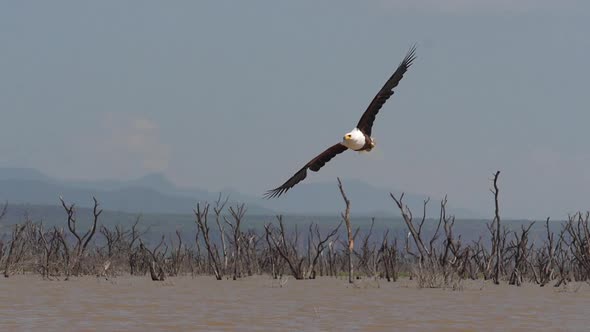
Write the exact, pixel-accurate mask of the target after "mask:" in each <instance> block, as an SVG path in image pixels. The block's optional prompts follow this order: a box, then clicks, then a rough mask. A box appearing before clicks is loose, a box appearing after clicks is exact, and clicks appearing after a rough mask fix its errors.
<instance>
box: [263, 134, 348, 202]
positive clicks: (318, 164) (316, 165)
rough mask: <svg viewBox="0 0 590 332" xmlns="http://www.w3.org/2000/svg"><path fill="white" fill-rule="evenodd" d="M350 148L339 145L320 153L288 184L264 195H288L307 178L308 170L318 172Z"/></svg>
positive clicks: (269, 196)
mask: <svg viewBox="0 0 590 332" xmlns="http://www.w3.org/2000/svg"><path fill="white" fill-rule="evenodd" d="M347 149H348V148H347V147H345V146H344V145H342V144H340V143H337V144H334V145H332V146H331V147H329V148H328V149H326V151H324V152H322V153H320V154H319V155H317V156H316V157H315V158H313V159H312V160H311V161H310V162H308V163H307V164H305V166H303V168H301V169H300V170H299V171H297V173H295V175H293V176H292V177H291V178H290V179H289V180H287V182H285V183H283V185H282V186H280V187H278V188H275V189H272V190H269V191H267V192H266V193H265V194H264V197H266V198H273V197H279V196H281V195H282V194H284V193H286V192H287V190H289V189H291V188H293V186H295V185H296V184H298V183H299V182H301V181H303V179H305V177H306V176H307V169H310V170H312V171H314V172H317V171H319V170H320V168H322V167H323V166H324V165H325V164H326V163H327V162H328V161H330V160H331V159H332V158H334V157H335V156H336V155H337V154H340V153H342V152H344V151H346V150H347Z"/></svg>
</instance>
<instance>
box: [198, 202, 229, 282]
mask: <svg viewBox="0 0 590 332" xmlns="http://www.w3.org/2000/svg"><path fill="white" fill-rule="evenodd" d="M193 212H194V213H195V217H196V220H195V221H196V223H197V226H198V227H199V229H200V230H201V233H202V235H203V239H204V240H205V247H206V248H207V253H208V254H209V265H210V267H211V269H213V273H214V274H215V279H217V280H221V279H222V278H223V275H222V270H221V268H220V266H219V261H218V259H217V258H218V255H217V248H216V247H215V245H214V244H212V243H211V240H210V239H209V225H208V224H207V216H208V214H209V203H205V206H204V207H203V208H201V205H200V204H199V203H197V209H196V210H193ZM196 240H197V244H198V242H199V238H198V235H197V238H196Z"/></svg>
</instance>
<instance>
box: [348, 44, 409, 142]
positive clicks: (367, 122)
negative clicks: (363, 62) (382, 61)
mask: <svg viewBox="0 0 590 332" xmlns="http://www.w3.org/2000/svg"><path fill="white" fill-rule="evenodd" d="M415 58H416V45H414V46H412V47H411V48H410V50H409V51H408V54H407V55H406V57H405V58H404V60H403V61H402V62H401V63H400V64H399V66H398V67H397V69H396V70H395V72H394V73H393V74H392V75H391V77H390V78H389V79H388V80H387V82H385V85H383V87H382V88H381V90H379V92H378V93H377V95H376V96H375V98H373V100H372V101H371V103H370V104H369V107H367V110H366V111H365V113H363V116H361V119H360V120H359V122H358V124H357V125H356V127H357V128H358V129H359V130H360V131H362V132H363V133H365V134H367V135H369V136H371V129H372V128H373V122H374V121H375V116H376V115H377V113H379V110H380V109H381V107H383V104H385V102H386V101H387V99H389V97H391V95H393V89H394V88H395V87H396V86H397V84H398V83H399V81H400V80H401V79H402V78H403V77H404V73H405V72H406V71H407V70H408V68H410V66H411V65H412V61H414V59H415Z"/></svg>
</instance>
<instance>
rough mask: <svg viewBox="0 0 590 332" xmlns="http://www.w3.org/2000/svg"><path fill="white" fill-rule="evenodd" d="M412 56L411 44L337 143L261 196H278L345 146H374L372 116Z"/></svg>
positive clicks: (388, 95)
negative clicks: (351, 126)
mask: <svg viewBox="0 0 590 332" xmlns="http://www.w3.org/2000/svg"><path fill="white" fill-rule="evenodd" d="M415 58H416V45H414V46H412V47H411V48H410V50H409V51H408V54H407V55H406V57H405V58H404V60H403V61H402V62H401V63H400V64H399V66H398V67H397V69H396V70H395V72H394V73H393V74H392V75H391V77H390V78H389V79H388V80H387V82H385V84H384V85H383V87H382V88H381V90H379V92H378V93H377V95H376V96H375V98H373V100H372V101H371V103H370V104H369V107H367V110H366V111H365V113H363V115H362V116H361V119H360V120H359V122H358V124H357V125H356V128H354V129H353V130H352V131H350V132H349V133H347V134H346V135H344V137H343V139H342V142H338V143H336V144H334V145H332V146H331V147H329V148H328V149H326V151H324V152H322V153H320V154H319V155H317V156H316V157H315V158H313V159H312V160H311V161H310V162H308V163H307V164H305V166H303V168H301V169H300V170H299V171H297V173H295V175H293V176H292V177H291V178H290V179H289V180H287V181H286V182H285V183H283V185H281V186H280V187H277V188H275V189H271V190H268V191H267V192H266V193H265V194H264V196H265V197H266V198H273V197H279V196H281V195H282V194H284V193H286V192H287V191H288V190H289V189H291V188H293V186H295V185H296V184H298V183H299V182H301V181H303V179H305V177H306V176H307V170H308V169H309V170H311V171H314V172H317V171H319V170H320V168H322V167H323V166H324V165H325V164H326V163H327V162H328V161H330V160H331V159H332V158H334V157H335V156H336V155H337V154H340V153H342V152H344V151H345V150H347V149H351V150H354V151H371V150H372V149H373V148H374V147H375V141H374V140H373V137H371V128H372V127H373V122H374V121H375V116H376V115H377V113H379V110H380V109H381V107H383V104H385V102H386V101H387V99H389V97H391V95H393V89H394V88H395V87H396V86H397V84H398V83H399V81H400V80H401V79H402V77H404V73H405V72H406V71H407V70H408V68H410V66H411V65H412V61H414V59H415Z"/></svg>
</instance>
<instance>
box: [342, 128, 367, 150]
mask: <svg viewBox="0 0 590 332" xmlns="http://www.w3.org/2000/svg"><path fill="white" fill-rule="evenodd" d="M342 145H344V146H345V147H347V148H349V149H351V150H359V149H362V148H363V146H365V134H363V132H362V131H360V130H359V129H358V128H354V129H353V130H351V131H350V132H348V133H346V135H344V137H343V138H342Z"/></svg>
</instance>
